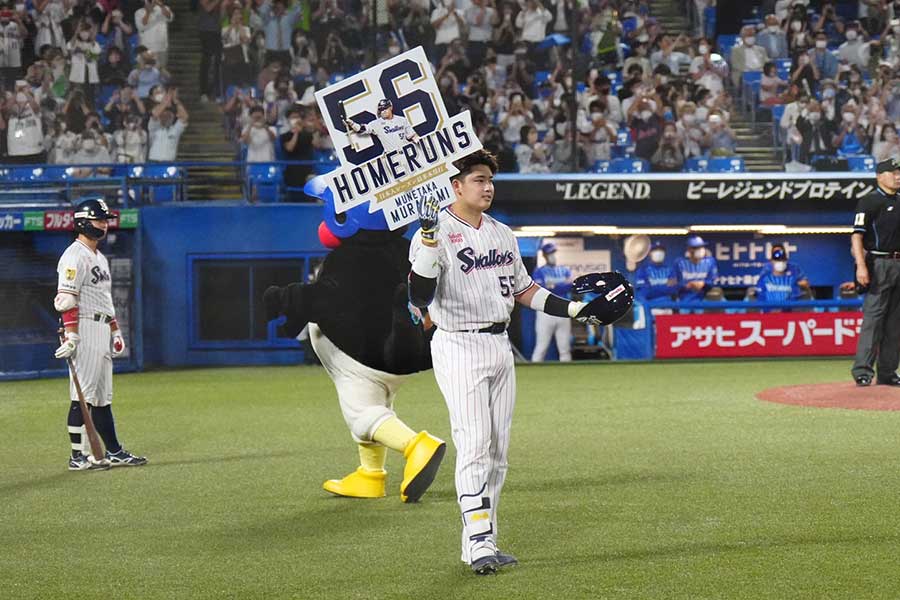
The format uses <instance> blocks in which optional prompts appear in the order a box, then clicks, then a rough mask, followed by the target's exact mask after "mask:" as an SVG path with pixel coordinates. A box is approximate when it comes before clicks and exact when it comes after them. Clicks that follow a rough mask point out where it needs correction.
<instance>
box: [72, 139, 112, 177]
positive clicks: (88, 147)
mask: <svg viewBox="0 0 900 600" xmlns="http://www.w3.org/2000/svg"><path fill="white" fill-rule="evenodd" d="M112 162H113V159H112V156H110V154H109V148H108V147H107V144H106V143H105V139H104V138H102V137H101V136H100V135H98V134H97V132H96V131H95V130H94V129H85V130H84V132H83V133H82V134H81V140H80V143H79V144H78V150H77V151H76V152H75V155H74V156H73V157H72V164H75V165H108V164H110V163H112ZM109 173H110V168H109V167H102V168H100V169H90V168H82V169H77V170H76V172H75V176H76V177H91V176H97V175H108V174H109Z"/></svg>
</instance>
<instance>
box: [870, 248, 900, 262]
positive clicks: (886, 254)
mask: <svg viewBox="0 0 900 600" xmlns="http://www.w3.org/2000/svg"><path fill="white" fill-rule="evenodd" d="M869 254H871V255H872V256H874V257H875V258H892V259H894V260H900V252H880V251H878V250H869Z"/></svg>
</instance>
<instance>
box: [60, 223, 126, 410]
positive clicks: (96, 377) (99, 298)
mask: <svg viewBox="0 0 900 600" xmlns="http://www.w3.org/2000/svg"><path fill="white" fill-rule="evenodd" d="M56 271H57V273H58V274H59V283H58V285H57V291H58V292H64V293H69V294H74V295H75V296H76V297H77V298H78V335H79V336H80V337H81V342H80V343H79V344H78V349H77V351H76V353H75V360H74V363H75V371H76V373H78V382H79V383H80V384H81V391H82V392H83V393H84V399H85V401H86V402H87V403H88V404H90V405H92V406H106V405H108V404H110V403H111V402H112V394H113V388H112V372H113V368H112V352H111V348H110V339H111V332H110V329H109V322H110V321H111V320H112V319H113V317H115V308H114V307H113V299H112V280H111V278H110V274H109V262H107V260H106V257H105V256H103V254H102V253H101V252H100V251H99V250H97V251H94V250H91V249H90V248H89V247H88V246H86V245H85V244H84V243H82V242H81V241H79V240H75V241H74V242H72V244H71V245H70V246H69V247H68V248H66V251H65V252H63V255H62V256H61V257H60V259H59V264H58V265H57V268H56ZM71 379H72V378H71V375H70V376H69V395H70V396H71V398H72V402H78V395H77V394H76V392H75V384H74V383H72V380H71Z"/></svg>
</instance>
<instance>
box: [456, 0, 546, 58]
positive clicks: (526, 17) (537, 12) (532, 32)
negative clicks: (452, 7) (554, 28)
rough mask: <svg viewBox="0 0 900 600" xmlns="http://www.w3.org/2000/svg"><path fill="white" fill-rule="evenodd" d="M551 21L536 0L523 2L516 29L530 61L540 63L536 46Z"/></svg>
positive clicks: (542, 38) (517, 16)
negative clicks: (525, 46) (526, 46)
mask: <svg viewBox="0 0 900 600" xmlns="http://www.w3.org/2000/svg"><path fill="white" fill-rule="evenodd" d="M445 1H452V0H445ZM552 20H553V15H552V14H551V13H550V11H549V10H547V9H546V8H545V7H544V5H543V4H541V3H540V2H538V0H525V4H524V7H523V8H522V10H520V11H519V14H518V15H516V28H517V29H519V31H520V34H519V39H520V40H521V41H523V42H525V43H526V44H527V45H528V53H529V55H530V57H531V59H532V60H535V61H538V62H540V61H539V59H538V55H539V54H540V53H539V51H538V49H537V45H538V44H540V43H541V42H542V41H544V38H545V37H547V25H549V24H550V22H551V21H552Z"/></svg>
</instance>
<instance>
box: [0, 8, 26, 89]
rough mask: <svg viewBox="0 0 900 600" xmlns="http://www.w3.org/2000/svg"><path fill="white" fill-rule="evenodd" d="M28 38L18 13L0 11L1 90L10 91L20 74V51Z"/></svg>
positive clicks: (5, 10) (7, 10) (6, 10)
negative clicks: (0, 47)
mask: <svg viewBox="0 0 900 600" xmlns="http://www.w3.org/2000/svg"><path fill="white" fill-rule="evenodd" d="M27 37H28V30H27V29H26V28H25V24H24V23H23V22H22V18H21V16H20V15H19V13H18V12H14V11H12V10H9V9H5V8H4V9H2V10H0V44H2V49H3V51H2V52H0V84H2V87H3V89H11V88H12V87H13V82H14V81H15V80H16V79H18V78H19V77H20V76H21V74H22V67H23V65H22V49H23V48H24V46H25V40H26V38H27Z"/></svg>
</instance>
